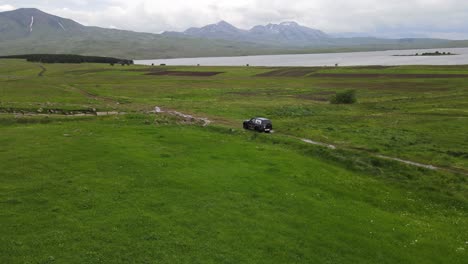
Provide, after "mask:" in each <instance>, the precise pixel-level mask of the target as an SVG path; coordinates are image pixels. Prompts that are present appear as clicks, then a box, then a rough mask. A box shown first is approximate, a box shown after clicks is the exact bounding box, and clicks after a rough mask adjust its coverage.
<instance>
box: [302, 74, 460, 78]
mask: <svg viewBox="0 0 468 264" xmlns="http://www.w3.org/2000/svg"><path fill="white" fill-rule="evenodd" d="M309 77H312V78H361V79H366V78H367V79H371V78H393V79H449V78H468V74H385V73H316V74H312V75H309Z"/></svg>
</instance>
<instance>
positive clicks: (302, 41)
mask: <svg viewBox="0 0 468 264" xmlns="http://www.w3.org/2000/svg"><path fill="white" fill-rule="evenodd" d="M465 46H468V43H467V42H466V41H450V40H438V39H401V40H396V39H378V38H372V37H365V38H334V37H331V36H329V35H327V34H326V33H324V32H322V31H320V30H317V29H311V28H307V27H304V26H301V25H299V24H297V23H295V22H284V23H281V24H269V25H266V26H255V27H253V28H252V29H250V30H243V29H238V28H236V27H234V26H233V25H230V24H229V23H227V22H224V21H222V22H220V23H217V24H213V25H208V26H206V27H202V28H190V29H188V30H186V31H185V32H165V33H163V34H151V33H140V32H133V31H126V30H117V29H107V28H100V27H89V26H84V25H82V24H80V23H77V22H75V21H73V20H70V19H66V18H61V17H58V16H54V15H51V14H47V13H45V12H42V11H40V10H38V9H35V8H22V9H17V10H14V11H8V12H2V13H0V55H2V56H4V55H16V54H33V53H52V54H59V53H67V54H79V55H99V56H109V57H119V58H128V59H153V58H154V59H157V58H176V57H203V56H206V57H208V56H243V55H265V54H291V53H317V52H345V51H365V50H385V49H410V48H442V47H465Z"/></svg>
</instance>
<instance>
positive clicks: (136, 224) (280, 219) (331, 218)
mask: <svg viewBox="0 0 468 264" xmlns="http://www.w3.org/2000/svg"><path fill="white" fill-rule="evenodd" d="M145 118H146V117H142V119H140V118H139V117H138V116H134V117H133V118H132V117H124V118H123V117H121V118H118V119H114V118H108V119H100V120H92V121H89V120H88V121H85V120H83V121H68V122H67V121H61V122H52V123H48V124H34V123H31V124H23V125H21V124H20V125H11V124H10V125H7V126H5V125H2V138H1V144H2V146H4V148H2V151H1V152H0V158H1V160H2V161H3V162H2V163H1V165H0V171H1V172H2V177H1V181H2V184H1V186H2V187H1V192H0V193H1V196H0V199H1V201H2V202H1V203H0V206H1V210H0V211H1V212H2V213H1V214H2V218H1V219H2V225H1V233H2V238H1V240H2V241H1V243H0V244H1V246H0V250H1V254H0V255H1V256H2V262H3V263H19V262H26V263H28V262H46V263H47V262H48V261H49V262H50V260H53V259H55V260H56V261H58V262H67V263H96V262H102V263H117V262H122V263H124V262H125V263H128V262H135V263H145V262H149V263H161V262H163V263H174V262H177V263H239V262H244V263H272V262H273V263H297V262H302V263H310V262H322V263H325V262H334V263H337V262H338V263H358V262H359V263H376V262H378V263H395V262H402V261H403V262H408V263H421V262H424V263H431V262H432V263H447V262H449V263H462V259H463V257H466V255H465V252H463V251H462V250H460V249H459V248H463V247H465V245H464V243H465V240H464V239H466V238H465V237H463V235H462V234H463V233H465V231H466V226H467V222H466V218H465V215H464V213H463V211H460V210H459V209H455V208H453V209H449V208H451V206H450V207H449V208H447V207H445V206H444V205H441V204H434V203H432V202H429V201H427V200H425V199H421V198H419V197H418V195H417V194H411V193H408V192H407V191H406V190H405V189H400V188H397V187H394V186H391V185H390V186H389V185H386V184H384V183H383V182H381V181H379V180H377V179H375V178H373V177H369V176H366V175H358V174H356V173H352V172H350V171H346V170H344V169H341V168H339V167H337V166H334V165H331V164H327V163H324V162H321V161H317V160H316V159H315V158H313V157H309V156H304V155H301V154H300V153H298V152H297V151H296V150H294V148H292V147H287V146H284V145H281V144H280V145H275V144H265V143H263V142H262V141H258V140H255V139H252V138H251V137H250V136H249V134H248V133H246V134H244V133H241V134H237V133H235V134H228V133H220V131H219V130H216V129H215V130H213V129H206V128H197V127H190V126H189V127H180V126H153V125H151V126H149V125H144V124H143V121H144V119H145ZM221 131H222V130H221ZM292 165H293V166H292Z"/></svg>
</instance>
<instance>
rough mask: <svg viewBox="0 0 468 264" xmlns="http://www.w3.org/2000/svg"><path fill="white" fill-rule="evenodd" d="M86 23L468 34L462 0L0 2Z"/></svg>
mask: <svg viewBox="0 0 468 264" xmlns="http://www.w3.org/2000/svg"><path fill="white" fill-rule="evenodd" d="M11 7H15V8H18V7H36V8H40V9H42V10H44V11H46V12H50V13H54V14H57V15H60V16H65V17H69V18H72V19H75V20H77V21H78V22H81V23H83V24H86V25H96V26H102V27H110V26H113V27H116V28H121V29H128V30H135V31H147V32H161V31H164V30H183V29H186V28H187V27H190V26H203V25H206V24H209V23H214V22H217V21H218V20H226V21H229V22H231V23H233V24H234V25H236V26H239V27H241V28H250V27H252V26H254V25H256V24H266V23H270V22H281V21H285V20H295V21H298V22H300V23H302V24H304V25H307V26H310V27H314V28H319V29H321V30H324V31H326V32H330V33H334V32H368V33H370V34H376V35H379V36H388V37H396V36H398V35H401V36H404V35H420V36H435V37H437V36H445V37H451V38H468V32H467V30H466V25H467V24H468V23H467V22H468V1H466V0H393V1H376V0H354V1H349V0H334V1H329V0H295V1H290V0H236V1H232V0H192V1H188V0H171V1H169V2H168V1H167V0H164V1H163V0H134V1H129V0H102V1H88V0H48V1H40V3H38V1H32V0H14V1H13V0H0V11H2V9H3V11H4V10H7V9H9V8H11Z"/></svg>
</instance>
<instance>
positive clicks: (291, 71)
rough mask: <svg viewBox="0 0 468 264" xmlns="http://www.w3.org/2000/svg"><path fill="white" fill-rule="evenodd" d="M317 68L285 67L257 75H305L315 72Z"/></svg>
mask: <svg viewBox="0 0 468 264" xmlns="http://www.w3.org/2000/svg"><path fill="white" fill-rule="evenodd" d="M315 71H316V69H315V68H285V69H277V70H274V71H270V72H265V73H261V74H257V75H256V76H257V77H304V76H307V75H309V74H311V73H313V72H315Z"/></svg>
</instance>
